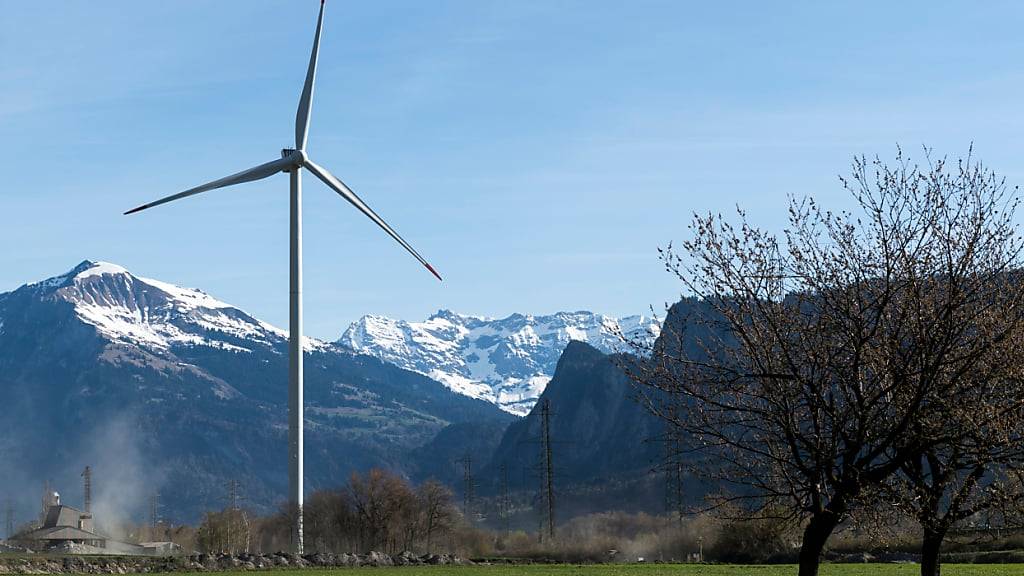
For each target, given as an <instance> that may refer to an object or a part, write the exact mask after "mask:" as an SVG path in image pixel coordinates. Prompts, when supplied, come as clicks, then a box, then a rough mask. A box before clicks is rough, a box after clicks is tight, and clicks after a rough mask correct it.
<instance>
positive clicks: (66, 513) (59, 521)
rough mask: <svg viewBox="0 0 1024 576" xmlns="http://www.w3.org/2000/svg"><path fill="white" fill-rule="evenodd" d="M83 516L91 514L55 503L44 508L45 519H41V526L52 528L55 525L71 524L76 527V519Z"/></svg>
mask: <svg viewBox="0 0 1024 576" xmlns="http://www.w3.org/2000/svg"><path fill="white" fill-rule="evenodd" d="M83 516H86V517H90V516H91V515H89V514H86V513H85V512H82V511H81V510H79V509H77V508H72V507H71V506H64V505H63V504H55V505H53V506H50V507H49V508H47V509H46V519H45V520H43V528H54V527H57V526H73V527H76V528H77V527H78V520H79V518H82V517H83Z"/></svg>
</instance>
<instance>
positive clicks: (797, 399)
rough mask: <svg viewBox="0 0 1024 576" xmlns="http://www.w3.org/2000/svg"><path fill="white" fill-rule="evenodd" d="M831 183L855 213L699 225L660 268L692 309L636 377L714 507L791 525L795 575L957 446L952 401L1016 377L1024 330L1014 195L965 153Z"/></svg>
mask: <svg viewBox="0 0 1024 576" xmlns="http://www.w3.org/2000/svg"><path fill="white" fill-rule="evenodd" d="M841 180H842V183H843V186H844V187H845V188H846V190H848V191H849V192H850V194H851V196H852V198H853V200H854V202H855V205H856V207H857V214H854V213H847V212H841V213H833V212H830V211H827V210H825V209H823V208H821V207H819V205H818V204H817V203H816V202H815V201H814V200H813V199H791V200H790V207H789V227H788V228H787V230H786V231H785V233H784V235H783V236H782V237H781V238H779V237H776V236H775V235H773V234H771V233H769V232H767V231H764V230H761V229H758V228H756V227H755V226H753V225H752V224H750V223H749V221H748V219H747V217H746V215H745V214H744V213H743V212H742V211H740V212H739V216H738V218H739V224H738V225H737V226H733V225H732V224H730V223H729V222H728V221H726V220H724V219H723V218H722V217H721V216H715V215H706V216H700V215H697V216H695V217H694V221H693V225H692V226H691V230H692V233H693V237H692V238H691V239H690V240H688V241H686V242H685V243H684V244H683V247H682V250H681V251H676V250H674V249H672V247H671V246H670V247H669V248H668V249H667V250H666V251H664V252H663V259H664V261H665V264H666V266H667V268H668V270H669V271H670V272H672V273H674V274H675V275H677V276H678V278H679V279H680V280H681V281H682V283H683V285H684V287H685V288H686V289H687V291H688V292H689V293H691V294H692V295H693V296H694V297H695V298H696V300H691V301H689V302H688V303H687V306H688V307H689V308H690V313H689V314H688V315H687V317H686V318H683V319H682V320H681V321H679V322H676V323H674V324H673V323H667V325H666V327H665V330H664V336H663V338H662V341H661V343H660V344H659V346H657V347H656V348H655V350H654V351H653V352H654V353H653V356H652V359H651V362H650V363H649V364H648V365H647V368H646V369H645V370H644V371H643V372H642V373H640V374H638V375H637V377H638V380H639V382H640V383H641V384H642V385H643V386H642V388H641V390H642V391H644V393H645V397H646V402H647V404H648V406H649V407H650V408H651V409H652V410H653V411H654V412H655V413H656V414H658V415H659V416H661V417H662V418H665V419H667V420H669V421H670V422H671V423H672V424H673V425H675V426H678V427H680V428H681V429H683V430H684V431H685V432H687V438H688V441H689V443H690V446H689V447H690V449H691V450H694V454H695V455H700V456H699V457H700V458H701V459H700V461H699V466H697V470H698V471H700V472H703V473H705V474H706V475H707V476H709V477H710V479H712V480H714V481H715V482H717V483H718V484H720V485H722V486H723V487H724V488H725V489H726V490H725V492H724V493H723V495H722V496H723V498H722V500H721V502H729V503H733V504H745V505H746V506H747V507H748V508H750V509H753V510H755V511H776V510H780V509H783V510H787V511H789V512H787V515H788V516H790V518H791V519H792V520H799V521H801V522H802V523H803V536H802V543H801V550H800V574H801V576H813V575H816V574H817V572H818V564H819V561H820V557H821V553H822V551H823V549H824V547H825V545H826V543H827V542H828V539H829V537H830V535H831V534H832V533H833V531H834V530H835V529H836V528H837V527H838V526H839V525H840V523H842V522H843V521H844V520H845V519H846V518H847V517H848V516H849V514H850V513H851V511H853V510H855V509H856V508H857V507H858V506H863V505H864V504H865V502H864V499H865V498H868V497H875V495H877V494H879V493H881V490H880V488H881V486H882V485H883V484H884V483H886V482H887V481H889V480H890V479H891V478H892V477H893V476H894V475H895V474H897V473H899V472H900V471H901V470H903V469H904V468H905V467H907V466H908V465H912V464H911V463H912V462H913V461H915V460H917V459H919V458H920V457H921V455H922V454H926V453H927V451H929V450H933V449H935V448H936V447H937V446H941V445H944V444H945V445H949V444H952V443H954V442H955V440H956V439H957V434H960V433H961V432H962V430H963V429H964V428H965V427H967V426H968V425H969V423H968V422H966V421H965V422H958V423H957V424H956V425H954V426H948V425H941V424H940V423H942V422H945V421H947V420H948V419H949V418H964V415H965V414H966V413H967V412H968V411H967V410H964V409H962V408H964V407H966V404H965V406H962V407H961V409H960V410H957V411H950V409H949V408H950V405H951V404H952V400H953V399H959V400H960V401H962V402H964V403H970V402H974V403H985V402H986V401H987V400H986V398H985V396H984V394H980V393H977V389H976V387H975V385H974V383H973V382H974V381H972V379H969V378H966V376H967V375H971V374H974V373H976V372H977V371H984V372H986V373H987V374H989V375H990V376H991V377H990V378H988V380H987V381H993V380H994V379H996V378H1004V379H1005V378H1012V377H1013V373H1014V370H1016V367H1015V366H1014V365H1015V364H1016V360H1015V357H1014V354H1012V353H1008V350H1009V348H1010V344H1012V343H1013V342H1015V341H1016V334H1018V333H1019V331H1020V329H1021V327H1022V325H1024V306H1022V302H1024V285H1022V283H1021V282H1017V281H1011V280H1013V275H1014V274H1016V273H1017V271H1018V270H1019V269H1020V263H1021V258H1020V253H1021V240H1020V237H1019V235H1018V234H1017V231H1016V228H1015V226H1014V224H1013V215H1014V211H1015V209H1016V206H1017V196H1016V191H1015V190H1008V189H1007V188H1006V186H1005V185H1004V183H1003V181H1002V180H1001V179H999V178H997V177H996V176H995V175H994V174H992V173H991V172H990V171H988V170H987V169H985V168H983V167H982V166H981V165H980V164H978V163H976V162H974V161H973V160H972V159H971V157H970V156H968V157H967V159H965V160H963V161H960V162H959V163H957V164H955V165H953V166H950V165H949V164H947V163H946V162H945V161H943V160H937V161H932V160H931V159H929V162H928V163H927V165H926V166H925V167H923V168H921V167H919V166H917V165H914V164H912V163H911V162H910V161H909V160H908V159H906V158H905V157H904V156H903V154H902V152H900V153H899V154H898V155H897V158H896V162H895V164H894V165H893V166H889V165H886V164H884V163H883V162H881V161H880V160H877V159H876V160H874V161H870V162H869V161H868V160H866V159H865V158H858V159H855V161H854V163H853V171H852V177H850V178H849V179H841ZM677 318H678V315H677ZM670 406H673V407H675V408H677V409H678V410H677V411H676V415H675V416H672V415H671V411H670V410H668V407H670ZM695 457H696V456H695Z"/></svg>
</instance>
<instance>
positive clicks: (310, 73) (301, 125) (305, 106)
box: [295, 0, 325, 150]
mask: <svg viewBox="0 0 1024 576" xmlns="http://www.w3.org/2000/svg"><path fill="white" fill-rule="evenodd" d="M324 3H325V2H324V0H320V16H319V17H318V18H317V20H316V35H315V36H313V53H312V54H310V55H309V69H308V70H307V71H306V85H305V86H303V87H302V96H300V97H299V109H298V111H296V112H295V148H296V149H297V150H305V149H306V137H307V136H308V135H309V118H310V116H311V115H312V113H313V83H314V81H315V80H316V62H317V58H318V55H319V54H320V31H321V30H323V28H324Z"/></svg>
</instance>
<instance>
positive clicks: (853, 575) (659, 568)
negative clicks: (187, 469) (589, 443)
mask: <svg viewBox="0 0 1024 576" xmlns="http://www.w3.org/2000/svg"><path fill="white" fill-rule="evenodd" d="M325 572H331V573H337V575H338V576H346V575H351V574H373V575H374V576H441V575H447V574H452V575H453V576H583V575H590V574H594V575H596V576H669V575H671V576H747V575H748V574H749V575H753V576H790V575H795V574H796V566H785V565H778V566H728V565H693V564H684V565H669V564H660V565H657V564H639V565H638V564H630V565H625V564H611V565H609V564H601V565H587V566H572V565H565V564H558V565H532V566H457V567H449V566H427V567H413V566H405V567H400V568H339V569H334V570H299V571H294V572H293V571H290V570H289V571H287V572H286V573H288V574H301V575H302V576H324V574H325ZM223 574H246V575H247V576H251V573H248V572H233V573H229V572H225V573H223ZM917 574H920V567H919V566H918V565H917V564H826V565H822V567H821V576H861V575H863V576H916V575H917ZM942 574H943V576H1011V575H1013V576H1017V575H1022V574H1024V564H947V565H943V567H942Z"/></svg>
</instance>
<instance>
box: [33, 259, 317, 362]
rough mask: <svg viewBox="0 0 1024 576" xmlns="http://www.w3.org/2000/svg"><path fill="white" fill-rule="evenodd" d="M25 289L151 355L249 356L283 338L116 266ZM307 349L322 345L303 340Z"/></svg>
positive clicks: (191, 293)
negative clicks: (185, 349)
mask: <svg viewBox="0 0 1024 576" xmlns="http://www.w3.org/2000/svg"><path fill="white" fill-rule="evenodd" d="M24 288H25V289H28V290H32V291H36V292H40V291H41V295H43V296H46V297H52V298H57V299H60V300H64V301H66V302H69V303H70V304H72V305H73V307H74V311H75V315H76V316H77V317H78V318H79V319H80V320H81V321H83V322H84V323H86V324H89V325H92V326H94V327H95V328H96V330H97V332H99V333H100V334H101V335H103V336H104V337H106V338H107V339H109V340H111V341H114V342H121V343H127V344H134V345H139V346H142V347H144V348H146V349H149V350H153V351H168V350H171V349H173V348H175V347H177V346H207V347H214V348H220V349H227V350H234V351H238V352H249V351H251V350H252V348H253V347H255V346H260V347H273V346H275V345H277V344H280V343H282V342H283V341H285V340H287V338H288V333H287V332H285V331H284V330H281V329H279V328H275V327H274V326H271V325H269V324H267V323H265V322H261V321H259V320H257V319H255V318H253V317H251V316H249V315H248V314H246V313H245V312H242V311H241V310H239V309H237V308H235V307H233V306H231V305H230V304H227V303H224V302H221V301H220V300H217V299H216V298H213V297H212V296H210V295H209V294H206V293H205V292H203V291H201V290H196V289H194V288H182V287H180V286H176V285H174V284H169V283H167V282H162V281H159V280H153V279H150V278H143V277H140V276H135V275H133V274H132V273H131V272H129V271H128V270H127V269H125V268H124V267H122V266H119V265H117V264H112V263H110V262H102V261H91V260H85V261H83V262H82V263H81V264H79V265H77V266H75V267H74V268H72V269H71V270H70V271H69V272H67V273H65V274H62V275H60V276H55V277H53V278H50V279H47V280H44V281H42V282H38V283H35V284H29V285H27V286H25V287H24ZM304 345H305V346H306V347H307V348H310V349H319V348H323V347H325V346H327V345H326V344H325V343H323V342H319V341H316V340H312V339H308V338H307V339H304Z"/></svg>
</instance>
